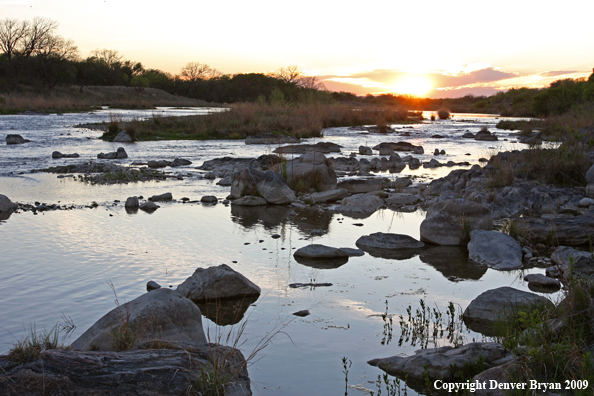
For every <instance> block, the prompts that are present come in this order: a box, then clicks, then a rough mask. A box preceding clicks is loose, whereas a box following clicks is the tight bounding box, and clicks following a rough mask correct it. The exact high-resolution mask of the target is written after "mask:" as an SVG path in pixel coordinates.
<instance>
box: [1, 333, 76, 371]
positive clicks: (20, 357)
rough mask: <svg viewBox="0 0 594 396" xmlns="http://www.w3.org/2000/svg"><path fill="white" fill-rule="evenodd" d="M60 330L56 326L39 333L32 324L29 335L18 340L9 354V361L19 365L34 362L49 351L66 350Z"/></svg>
mask: <svg viewBox="0 0 594 396" xmlns="http://www.w3.org/2000/svg"><path fill="white" fill-rule="evenodd" d="M59 341H60V328H59V327H58V325H57V324H56V325H55V326H53V327H52V328H51V329H49V330H47V329H43V330H41V331H37V328H36V326H35V324H32V325H31V327H30V329H29V332H28V334H27V335H26V336H25V337H24V338H22V339H20V340H18V341H17V342H16V343H15V344H14V345H13V347H12V348H11V349H10V351H9V352H8V359H9V360H10V361H12V362H15V363H17V364H23V363H27V362H30V361H33V360H35V359H37V358H38V357H39V354H40V353H41V352H43V351H45V350H48V349H58V348H62V349H63V348H66V347H65V346H64V345H62V344H60V342H59Z"/></svg>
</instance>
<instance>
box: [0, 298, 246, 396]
mask: <svg viewBox="0 0 594 396" xmlns="http://www.w3.org/2000/svg"><path fill="white" fill-rule="evenodd" d="M153 293H154V292H151V293H150V294H151V295H152V294H153ZM188 302H189V303H190V304H192V305H194V304H193V303H192V302H191V301H188ZM157 348H159V349H157ZM0 367H3V368H4V370H1V371H0V394H2V395H5V396H22V395H30V396H33V395H64V396H75V395H76V396H97V395H102V396H124V395H163V396H174V395H175V396H177V395H185V394H194V393H196V394H203V393H200V392H207V391H208V390H212V389H213V388H212V387H213V384H216V383H217V381H218V382H220V385H221V387H223V388H224V394H225V395H227V396H248V395H251V394H252V392H251V389H250V379H249V377H248V372H247V362H246V360H245V358H244V356H243V355H242V353H241V352H240V351H239V350H238V349H235V348H231V347H226V346H221V345H217V344H207V345H193V344H183V343H169V342H163V341H159V343H158V344H157V343H147V344H143V345H141V346H140V347H139V349H134V350H130V351H124V352H111V351H108V352H105V351H92V352H90V351H77V350H64V349H48V350H44V351H43V352H41V353H40V355H39V358H38V359H36V360H34V361H31V362H28V363H25V364H18V365H17V364H13V363H12V362H10V361H9V360H7V359H4V358H2V357H0ZM217 391H218V389H217ZM221 394H222V393H221Z"/></svg>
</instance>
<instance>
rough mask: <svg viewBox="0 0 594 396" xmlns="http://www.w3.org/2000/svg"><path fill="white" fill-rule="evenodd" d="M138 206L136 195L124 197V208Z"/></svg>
mask: <svg viewBox="0 0 594 396" xmlns="http://www.w3.org/2000/svg"><path fill="white" fill-rule="evenodd" d="M139 206H140V203H139V202H138V197H128V198H127V199H126V203H125V204H124V207H125V208H130V209H135V208H138V207H139Z"/></svg>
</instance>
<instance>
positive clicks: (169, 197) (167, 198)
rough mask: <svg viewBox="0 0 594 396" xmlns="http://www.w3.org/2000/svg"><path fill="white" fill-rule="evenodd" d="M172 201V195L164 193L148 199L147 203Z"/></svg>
mask: <svg viewBox="0 0 594 396" xmlns="http://www.w3.org/2000/svg"><path fill="white" fill-rule="evenodd" d="M172 199H173V195H172V194H171V193H169V192H168V193H164V194H159V195H153V196H152V197H150V198H149V201H152V202H166V201H171V200H172Z"/></svg>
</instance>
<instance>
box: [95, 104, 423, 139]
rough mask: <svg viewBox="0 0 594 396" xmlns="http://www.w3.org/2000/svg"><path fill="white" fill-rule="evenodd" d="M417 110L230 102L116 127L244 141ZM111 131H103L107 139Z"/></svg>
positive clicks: (143, 134) (145, 135)
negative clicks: (222, 108) (207, 111)
mask: <svg viewBox="0 0 594 396" xmlns="http://www.w3.org/2000/svg"><path fill="white" fill-rule="evenodd" d="M418 117H419V114H417V113H412V112H407V111H403V110H400V109H396V108H394V107H372V106H366V107H361V108H357V109H355V108H353V107H352V106H350V105H344V104H311V103H298V104H291V105H287V104H268V103H261V102H258V103H236V104H232V105H230V108H229V110H228V111H221V112H213V113H210V114H208V115H199V116H187V117H161V118H154V119H152V120H147V121H131V122H127V123H121V124H119V125H118V127H119V128H120V129H126V130H127V129H129V128H132V129H133V130H134V131H135V132H136V138H137V139H138V140H161V139H162V140H208V139H245V138H246V137H247V136H255V135H261V134H263V133H275V134H286V135H291V136H295V137H298V138H310V137H320V136H322V129H323V128H329V127H339V126H358V125H378V124H380V125H381V124H386V123H414V122H418ZM112 135H113V133H112V134H104V135H103V137H102V138H103V139H105V140H109V139H110V138H112V137H111V136H112Z"/></svg>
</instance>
